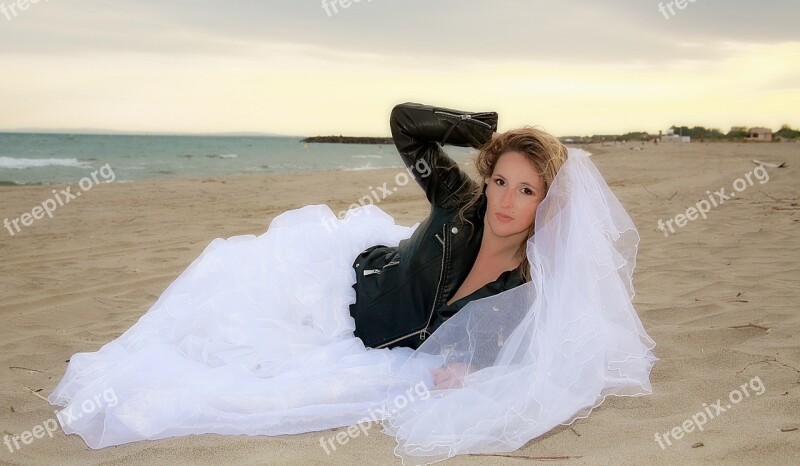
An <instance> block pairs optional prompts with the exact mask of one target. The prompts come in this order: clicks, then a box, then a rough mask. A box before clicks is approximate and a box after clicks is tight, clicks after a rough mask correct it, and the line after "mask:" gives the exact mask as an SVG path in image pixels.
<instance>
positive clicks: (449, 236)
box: [49, 103, 655, 462]
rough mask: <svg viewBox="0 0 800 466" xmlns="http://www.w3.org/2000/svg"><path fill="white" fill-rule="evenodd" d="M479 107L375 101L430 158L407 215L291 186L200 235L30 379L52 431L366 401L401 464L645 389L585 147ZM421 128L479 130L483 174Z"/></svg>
mask: <svg viewBox="0 0 800 466" xmlns="http://www.w3.org/2000/svg"><path fill="white" fill-rule="evenodd" d="M496 125H497V115H496V113H493V112H484V113H468V112H462V111H457V110H453V109H446V108H440V107H432V106H426V105H420V104H412V103H408V104H403V105H399V106H397V107H395V109H394V110H393V112H392V118H391V127H392V134H393V137H394V140H395V144H396V145H397V147H398V150H399V152H400V155H401V157H403V160H404V162H405V163H406V165H407V166H409V168H410V169H411V167H414V168H417V169H419V168H420V167H423V166H425V165H427V166H428V167H429V168H430V170H425V171H422V170H420V173H414V172H413V171H412V173H413V175H414V178H415V179H416V181H417V182H418V183H419V184H420V186H421V187H422V188H423V190H424V191H425V194H426V196H427V198H428V200H429V201H430V203H431V212H430V214H429V216H428V217H427V218H426V219H425V220H424V222H422V223H418V224H415V225H414V226H412V227H403V226H399V225H396V224H395V223H394V220H393V219H392V218H391V217H390V216H389V215H388V214H386V213H385V212H383V211H382V210H381V209H379V208H378V207H377V206H374V205H365V206H361V207H359V208H356V209H351V210H350V211H348V215H347V216H346V217H345V218H344V219H342V220H339V219H338V218H336V217H335V216H334V215H333V212H331V210H330V208H328V207H327V206H325V205H310V206H305V207H302V208H300V209H295V210H290V211H287V212H284V213H283V214H281V215H279V216H277V217H275V218H274V219H273V221H272V223H271V224H270V226H269V228H268V230H267V231H266V232H265V233H264V234H262V235H260V236H258V237H255V236H252V235H247V236H238V237H232V238H229V239H227V240H223V239H216V240H214V241H212V242H211V244H210V245H209V246H208V247H207V248H206V250H205V251H204V252H203V253H202V254H201V255H200V257H198V258H197V259H196V260H195V261H194V262H193V263H192V264H191V265H190V266H189V267H188V268H187V270H186V271H184V272H183V273H182V274H181V276H180V277H178V278H177V279H176V280H175V281H174V282H173V283H172V284H171V285H170V286H169V287H168V288H167V290H166V291H165V292H164V293H163V294H162V295H161V297H160V298H159V299H158V301H157V302H156V303H155V304H154V305H153V307H152V308H151V309H150V310H149V311H148V312H147V313H146V314H145V315H144V316H142V318H141V319H140V320H139V321H138V322H137V323H136V324H135V325H134V326H132V327H131V328H130V329H129V330H128V331H126V332H125V333H124V334H123V335H121V336H120V337H119V338H118V339H116V340H114V341H112V342H109V343H108V344H106V345H105V346H103V347H102V348H101V349H100V350H99V351H97V352H95V353H78V354H75V355H74V356H73V357H72V358H71V360H70V363H69V366H68V368H67V373H66V375H65V377H64V379H63V380H62V381H61V382H60V384H59V385H58V387H57V388H56V390H55V391H54V392H53V393H52V394H51V395H50V397H49V400H50V402H51V403H53V404H57V405H62V406H65V407H66V408H65V409H64V410H62V411H61V412H60V413H59V420H60V422H61V424H62V427H63V428H64V431H65V432H66V433H73V432H74V433H78V434H79V435H81V436H82V437H83V438H84V440H85V441H86V443H87V444H88V445H89V446H91V447H92V448H101V447H105V446H109V445H117V444H121V443H127V442H131V441H136V440H142V439H159V438H165V437H170V436H176V435H187V434H200V433H220V434H249V435H258V434H260V435H279V434H289V433H298V432H309V431H318V430H324V429H328V428H332V427H340V426H349V425H352V424H355V423H359V424H361V423H363V422H369V421H374V420H380V421H381V422H382V424H383V427H384V432H385V433H387V434H390V435H393V436H395V437H396V439H397V441H398V448H396V449H395V453H396V454H397V455H398V456H400V457H401V458H403V459H404V462H405V460H406V457H409V456H413V457H415V458H413V459H412V461H414V462H419V461H420V459H419V457H422V458H423V461H425V462H429V461H437V460H439V459H444V458H446V457H450V456H453V455H456V454H462V453H470V452H492V451H512V450H514V449H516V448H519V447H520V446H521V445H523V444H524V443H525V442H527V441H528V440H530V439H531V438H534V437H536V436H538V435H541V434H542V433H544V432H547V431H548V430H550V429H552V428H553V427H555V426H556V425H558V424H560V423H567V422H571V421H572V420H574V419H575V418H577V417H578V416H580V415H581V414H583V413H584V412H585V410H587V409H591V408H592V407H594V406H596V405H597V404H599V402H602V398H603V397H605V396H606V395H608V394H626V395H636V394H646V393H649V391H650V389H649V380H648V376H649V370H650V366H651V365H652V363H653V362H654V360H655V358H654V356H653V355H652V353H650V349H651V348H652V347H653V343H652V340H650V339H649V337H648V336H647V335H646V333H645V332H644V330H643V329H642V328H641V323H640V322H639V321H638V317H637V316H636V313H635V310H633V307H632V306H631V298H632V288H631V286H630V283H631V282H630V273H631V272H632V264H633V261H634V258H635V251H636V246H637V244H638V235H637V234H636V230H635V228H634V227H633V224H632V222H630V218H629V217H627V214H626V213H625V211H624V209H622V206H621V205H619V203H618V201H616V198H615V197H614V196H613V194H612V193H611V192H610V190H608V187H607V186H606V185H605V183H604V182H603V181H602V177H601V176H600V175H599V173H597V171H596V169H594V167H593V165H592V164H591V162H590V161H589V159H588V158H587V157H586V154H585V153H582V152H580V151H574V150H572V149H570V150H569V157H567V152H568V151H567V150H566V149H565V148H564V146H562V145H561V144H560V143H559V142H558V141H557V140H556V139H555V138H553V137H552V136H549V135H547V134H545V133H542V132H539V131H536V130H533V129H531V128H523V129H520V130H514V131H509V132H507V133H504V134H500V135H496V136H495V137H494V138H493V137H492V134H493V132H494V130H496ZM440 143H441V144H453V145H461V146H472V147H475V148H481V152H480V154H479V157H478V159H477V162H476V164H477V166H478V170H479V173H480V175H481V177H482V181H483V183H482V184H477V183H475V182H474V181H472V180H471V179H470V178H469V176H467V175H466V174H465V173H464V172H463V171H462V170H460V169H459V167H458V165H457V164H456V163H455V162H454V161H452V160H451V159H450V158H449V157H447V155H446V154H445V153H444V151H442V149H441V147H440V146H439V144H440ZM331 223H333V224H334V225H335V226H336V228H333V229H331V228H329V225H330V224H331ZM322 227H325V228H322ZM525 258H527V260H525ZM411 387H413V390H412V388H411ZM420 388H421V389H422V390H421V391H420ZM349 432H350V430H349V429H348V433H349ZM337 438H338V436H337ZM329 446H330V447H333V448H334V449H335V445H334V444H333V442H332V441H331V442H330V444H329ZM323 447H324V448H325V451H326V452H328V453H329V450H328V444H326V443H323Z"/></svg>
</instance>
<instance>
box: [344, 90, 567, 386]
mask: <svg viewBox="0 0 800 466" xmlns="http://www.w3.org/2000/svg"><path fill="white" fill-rule="evenodd" d="M390 127H391V130H392V137H393V139H394V142H395V145H396V146H397V149H398V151H399V152H400V155H401V157H402V158H403V161H404V163H405V164H406V166H408V167H420V166H422V167H424V170H409V171H410V172H411V173H412V174H413V175H414V178H415V180H416V181H417V182H418V183H419V185H420V186H421V187H422V189H423V190H424V191H425V194H426V197H427V198H428V201H429V202H430V204H431V213H430V215H429V216H428V218H427V219H426V220H425V221H424V222H423V223H422V225H421V226H420V227H419V228H418V229H417V230H416V231H415V232H414V234H413V235H412V236H411V238H409V239H408V240H404V241H401V242H400V245H399V246H398V247H388V246H382V245H378V246H373V247H371V248H369V249H367V250H366V251H364V252H362V253H361V254H360V255H359V256H358V257H357V258H356V261H355V263H354V267H355V269H356V277H357V280H358V283H357V284H356V285H355V287H356V291H357V299H356V302H355V303H353V304H352V305H351V306H350V311H351V315H352V316H353V318H354V319H355V322H356V328H355V335H356V336H357V337H360V338H361V339H362V341H363V342H364V344H365V345H367V346H370V347H374V348H387V347H388V348H391V347H396V346H406V347H411V348H417V347H419V345H420V344H421V343H422V342H423V341H424V340H425V338H426V337H427V336H429V335H430V334H431V333H433V332H434V331H435V330H436V329H437V328H438V327H439V326H440V325H441V324H442V323H443V322H444V321H445V320H447V319H448V318H449V317H450V316H452V315H454V314H455V313H456V312H458V310H459V309H461V308H463V307H464V306H465V305H466V304H467V303H468V302H470V301H472V300H475V299H478V298H483V297H486V296H490V295H493V294H496V293H499V292H502V291H505V290H509V289H511V288H514V287H516V286H518V285H520V284H522V283H524V282H525V281H528V280H529V279H530V271H529V264H528V262H527V261H526V260H525V259H526V256H525V250H526V241H527V240H528V238H529V237H530V236H531V234H532V233H533V225H534V215H535V214H536V208H537V207H538V205H539V203H540V202H541V201H542V200H543V199H544V196H545V194H546V192H547V187H548V186H549V185H550V184H551V183H552V181H553V178H554V177H555V174H556V173H557V172H558V169H559V168H560V167H561V165H563V163H564V162H565V161H566V157H567V149H566V147H565V146H564V145H563V144H561V142H560V141H559V140H558V139H556V138H555V137H553V136H551V135H549V134H547V133H544V132H542V131H539V130H537V129H534V128H522V129H518V130H512V131H508V132H506V133H504V134H502V135H496V133H495V135H496V136H497V137H495V138H494V139H493V140H491V142H490V143H488V144H487V142H489V140H490V139H491V138H492V135H493V131H495V130H496V129H497V113H495V112H483V113H468V112H464V111H459V110H453V109H448V108H441V107H433V106H429V105H421V104H415V103H406V104H401V105H398V106H396V107H395V108H394V109H393V111H392V115H391V118H390ZM439 144H442V145H444V144H451V145H457V146H472V147H474V148H476V149H480V151H479V153H478V156H477V158H476V161H475V165H476V167H477V168H478V173H479V175H480V176H481V179H482V181H483V182H482V183H481V184H478V183H476V182H475V181H473V180H472V179H471V178H470V177H469V175H467V174H466V173H465V172H464V171H462V170H461V169H460V168H459V167H458V164H457V163H456V162H454V161H453V160H452V159H450V158H449V157H448V156H447V154H446V153H445V152H444V151H443V150H442V148H441V147H440V145H439ZM421 162H422V163H421ZM430 167H434V168H433V169H432V170H431V168H430ZM420 172H421V173H420ZM484 363H485V362H484ZM473 368H474V367H473ZM462 369H463V368H462ZM456 376H457V374H452V373H451V371H437V372H436V377H435V380H434V381H435V384H436V385H435V387H436V388H440V387H441V386H444V384H450V383H452V382H456V381H457V380H453V381H450V378H451V377H453V378H454V379H455V378H456ZM448 386H449V385H448Z"/></svg>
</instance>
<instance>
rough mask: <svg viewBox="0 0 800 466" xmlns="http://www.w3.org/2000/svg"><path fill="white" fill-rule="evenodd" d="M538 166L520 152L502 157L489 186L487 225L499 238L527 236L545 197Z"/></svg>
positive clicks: (487, 188)
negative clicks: (537, 209)
mask: <svg viewBox="0 0 800 466" xmlns="http://www.w3.org/2000/svg"><path fill="white" fill-rule="evenodd" d="M544 191H545V188H544V180H543V179H542V176H541V175H540V174H539V171H538V169H537V168H536V166H535V165H534V164H533V163H532V162H529V161H528V159H527V158H526V157H525V156H524V155H522V154H521V153H519V152H506V153H504V154H501V155H500V157H499V159H498V160H497V164H496V165H495V167H494V171H493V172H492V176H491V177H490V178H489V182H488V186H487V187H486V198H487V200H488V203H487V207H486V223H487V224H488V226H489V228H491V230H492V232H493V233H494V234H495V235H496V236H500V237H508V236H513V235H517V234H527V231H528V229H529V228H530V227H531V225H532V224H533V221H534V219H535V217H536V208H537V207H538V206H539V203H540V202H542V200H543V199H544V196H545V192H544Z"/></svg>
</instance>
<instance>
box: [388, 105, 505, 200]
mask: <svg viewBox="0 0 800 466" xmlns="http://www.w3.org/2000/svg"><path fill="white" fill-rule="evenodd" d="M389 126H390V127H391V130H392V138H393V139H394V144H395V146H396V147H397V150H398V151H399V152H400V156H401V157H402V158H403V162H404V163H405V165H406V166H407V167H408V168H409V171H411V173H412V174H413V176H414V179H415V180H416V181H417V184H419V185H420V187H422V189H423V191H425V196H426V197H427V198H428V201H429V202H430V203H431V205H434V206H437V207H443V208H451V207H454V206H455V204H456V201H457V198H458V196H457V195H458V194H461V193H462V192H463V191H462V190H468V189H470V188H472V187H473V185H474V184H475V181H473V180H472V179H471V178H470V177H469V175H468V174H467V173H465V172H464V171H463V170H461V169H460V168H459V167H458V163H456V162H455V161H454V160H452V159H451V158H450V157H449V156H448V155H447V153H445V151H444V150H443V149H442V148H441V145H444V144H451V145H454V146H461V147H474V148H476V149H477V148H479V147H481V146H482V145H483V144H485V143H486V142H487V141H489V140H490V139H491V138H492V134H493V133H494V132H495V131H496V130H497V113H496V112H479V113H470V112H465V111H462V110H454V109H450V108H445V107H435V106H432V105H424V104H418V103H413V102H407V103H404V104H399V105H396V106H395V107H394V109H392V114H391V118H390V119H389Z"/></svg>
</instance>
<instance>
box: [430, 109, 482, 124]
mask: <svg viewBox="0 0 800 466" xmlns="http://www.w3.org/2000/svg"><path fill="white" fill-rule="evenodd" d="M433 113H440V114H442V115H447V116H452V117H456V118H458V119H459V120H470V121H474V122H475V123H478V124H479V125H482V126H485V127H487V128H491V127H492V125H490V124H489V123H486V122H485V121H481V120H478V119H476V118H472V117H473V116H485V115H491V114H492V112H483V113H472V114H470V113H465V114H462V115H459V114H457V113H450V112H443V111H441V110H434V111H433Z"/></svg>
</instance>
